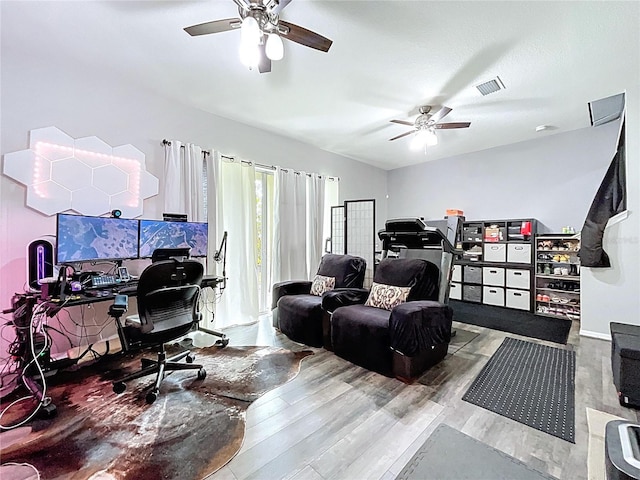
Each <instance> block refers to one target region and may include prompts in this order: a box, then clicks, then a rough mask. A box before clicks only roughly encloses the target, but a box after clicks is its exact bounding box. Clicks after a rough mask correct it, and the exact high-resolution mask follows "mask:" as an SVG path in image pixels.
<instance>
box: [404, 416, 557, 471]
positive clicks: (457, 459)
mask: <svg viewBox="0 0 640 480" xmlns="http://www.w3.org/2000/svg"><path fill="white" fill-rule="evenodd" d="M431 479H434V480H435V479H437V480H514V479H518V480H555V478H554V477H551V476H549V475H546V474H544V473H540V472H538V471H537V470H534V469H533V468H531V467H529V466H528V465H527V464H525V463H523V462H521V461H520V460H518V459H517V458H513V457H512V456H510V455H507V454H506V453H504V452H501V451H500V450H496V449H495V448H493V447H490V446H489V445H486V444H484V443H482V442H480V441H478V440H476V439H475V438H471V437H470V436H468V435H465V434H464V433H462V432H459V431H458V430H456V429H454V428H451V427H450V426H448V425H444V424H442V425H439V426H438V428H436V429H435V430H434V432H433V433H432V434H431V436H430V437H429V438H427V441H426V442H424V445H422V446H421V447H420V449H419V450H418V451H417V452H416V454H415V455H414V456H413V457H412V458H411V460H409V463H407V465H406V466H405V467H404V468H403V469H402V471H401V472H400V474H399V475H398V476H397V477H396V480H431Z"/></svg>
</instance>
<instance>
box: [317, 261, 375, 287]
mask: <svg viewBox="0 0 640 480" xmlns="http://www.w3.org/2000/svg"><path fill="white" fill-rule="evenodd" d="M366 268H367V262H366V261H365V259H364V258H361V257H355V256H353V255H337V254H333V253H328V254H326V255H324V256H323V257H322V259H321V260H320V266H319V267H318V275H324V276H327V277H335V279H336V284H335V288H362V284H363V283H364V274H365V270H366Z"/></svg>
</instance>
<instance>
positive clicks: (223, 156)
mask: <svg viewBox="0 0 640 480" xmlns="http://www.w3.org/2000/svg"><path fill="white" fill-rule="evenodd" d="M162 144H163V145H168V146H171V141H170V140H167V139H166V138H165V139H163V140H162ZM180 148H184V145H180ZM202 154H203V155H205V156H206V155H211V152H210V151H209V150H202ZM220 157H222V158H224V159H226V160H230V161H232V162H236V161H238V159H236V157H230V156H229V155H222V154H221V155H220ZM239 161H240V163H246V164H247V165H251V164H253V165H255V166H256V167H259V168H263V169H265V170H274V171H275V170H276V167H275V166H273V165H264V164H263V163H257V162H250V161H248V160H239ZM280 170H282V171H283V172H287V173H288V172H290V171H291V172H293V173H296V174H298V175H300V174H301V173H302V172H297V171H295V170H291V169H290V168H282V167H281V168H280ZM305 175H306V176H307V177H310V176H311V173H305ZM319 176H320V177H321V178H322V177H323V176H324V177H325V178H326V179H327V180H331V181H339V180H340V177H329V176H327V175H319Z"/></svg>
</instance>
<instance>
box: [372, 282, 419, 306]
mask: <svg viewBox="0 0 640 480" xmlns="http://www.w3.org/2000/svg"><path fill="white" fill-rule="evenodd" d="M410 290H411V287H396V286H393V285H384V284H382V283H376V282H373V285H371V291H370V292H369V298H367V301H366V302H365V305H366V306H369V307H376V308H384V309H385V310H392V309H393V307H395V306H396V305H400V304H401V303H404V302H406V301H407V297H408V296H409V291H410Z"/></svg>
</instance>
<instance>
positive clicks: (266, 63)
mask: <svg viewBox="0 0 640 480" xmlns="http://www.w3.org/2000/svg"><path fill="white" fill-rule="evenodd" d="M258 48H259V50H260V61H259V62H258V71H259V72H260V73H269V72H270V71H271V59H270V58H269V57H267V52H266V48H265V45H264V44H261V45H259V46H258Z"/></svg>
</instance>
